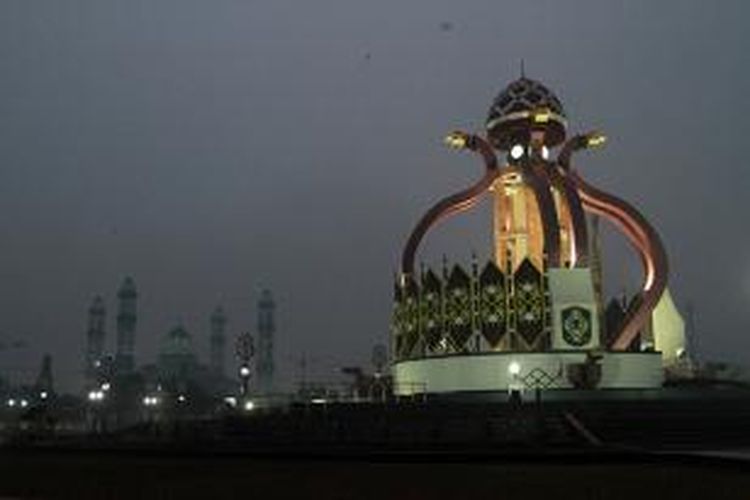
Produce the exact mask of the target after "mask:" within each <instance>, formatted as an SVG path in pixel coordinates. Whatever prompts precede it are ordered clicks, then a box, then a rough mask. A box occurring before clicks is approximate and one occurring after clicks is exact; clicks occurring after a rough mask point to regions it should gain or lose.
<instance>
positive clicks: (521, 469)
mask: <svg viewBox="0 0 750 500" xmlns="http://www.w3.org/2000/svg"><path fill="white" fill-rule="evenodd" d="M0 471H2V485H1V486H0V494H2V496H4V497H10V498H127V499H133V498H210V499H218V498H240V497H242V498H260V497H262V498H321V499H336V498H356V499H369V498H378V499H382V498H397V499H402V498H407V499H411V498H430V499H443V498H446V499H448V498H451V499H452V498H523V499H536V498H540V499H542V498H544V499H549V498H577V499H589V498H607V499H620V498H622V499H629V500H634V499H636V500H637V499H645V498H657V497H658V498H680V499H701V500H705V499H717V498H718V499H721V498H728V499H734V498H737V499H747V498H749V497H750V467H748V466H747V465H746V464H744V463H742V462H735V461H730V460H721V459H704V458H696V457H675V456H652V455H638V454H610V455H607V454H586V455H578V454H559V455H556V456H550V455H534V454H526V455H516V456H513V457H509V456H507V455H505V456H490V455H485V456H477V455H462V454H456V453H452V454H447V455H440V456H436V455H434V454H433V455H429V456H419V455H411V456H401V457H398V456H395V455H391V456H370V457H368V456H365V455H357V456H349V457H346V456H339V457H334V456H318V457H310V456H307V457H305V458H301V457H295V456H294V455H287V456H284V457H279V456H277V457H275V458H268V457H266V458H259V457H253V456H252V455H250V456H245V457H242V456H217V455H211V454H208V453H207V454H205V455H202V456H195V455H181V456H174V455H171V454H168V453H155V452H126V453H123V452H118V453H108V452H95V453H84V452H64V453H63V452H50V451H44V452H40V451H35V452H13V453H8V452H5V453H2V454H0Z"/></svg>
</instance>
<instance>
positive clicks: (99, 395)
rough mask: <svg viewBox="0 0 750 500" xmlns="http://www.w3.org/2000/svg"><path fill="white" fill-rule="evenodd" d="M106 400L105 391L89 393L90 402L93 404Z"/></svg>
mask: <svg viewBox="0 0 750 500" xmlns="http://www.w3.org/2000/svg"><path fill="white" fill-rule="evenodd" d="M103 399H104V392H103V391H89V401H91V402H92V403H98V402H99V401H102V400H103Z"/></svg>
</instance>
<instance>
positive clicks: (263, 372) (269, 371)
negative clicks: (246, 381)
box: [255, 290, 276, 392]
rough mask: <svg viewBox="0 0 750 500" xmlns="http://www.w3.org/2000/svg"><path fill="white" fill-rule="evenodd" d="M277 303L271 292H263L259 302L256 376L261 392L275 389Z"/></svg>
mask: <svg viewBox="0 0 750 500" xmlns="http://www.w3.org/2000/svg"><path fill="white" fill-rule="evenodd" d="M275 309H276V303H275V302H274V301H273V297H272V296H271V292H270V291H269V290H263V292H261V295H260V299H259V300H258V353H257V358H256V359H257V361H256V364H255V374H256V377H257V381H258V389H259V390H260V392H270V391H271V389H272V387H273V334H274V332H275V331H276V326H275V323H274V310H275Z"/></svg>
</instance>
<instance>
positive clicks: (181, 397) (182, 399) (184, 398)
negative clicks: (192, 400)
mask: <svg viewBox="0 0 750 500" xmlns="http://www.w3.org/2000/svg"><path fill="white" fill-rule="evenodd" d="M177 401H179V402H180V403H184V402H185V401H187V398H186V397H185V396H183V395H182V394H180V395H179V396H177Z"/></svg>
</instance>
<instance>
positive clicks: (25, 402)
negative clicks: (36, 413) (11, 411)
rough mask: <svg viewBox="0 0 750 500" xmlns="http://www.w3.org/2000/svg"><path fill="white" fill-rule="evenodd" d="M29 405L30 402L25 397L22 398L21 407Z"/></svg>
mask: <svg viewBox="0 0 750 500" xmlns="http://www.w3.org/2000/svg"><path fill="white" fill-rule="evenodd" d="M27 406H29V402H28V401H26V400H25V399H22V400H21V408H26V407H27Z"/></svg>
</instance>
